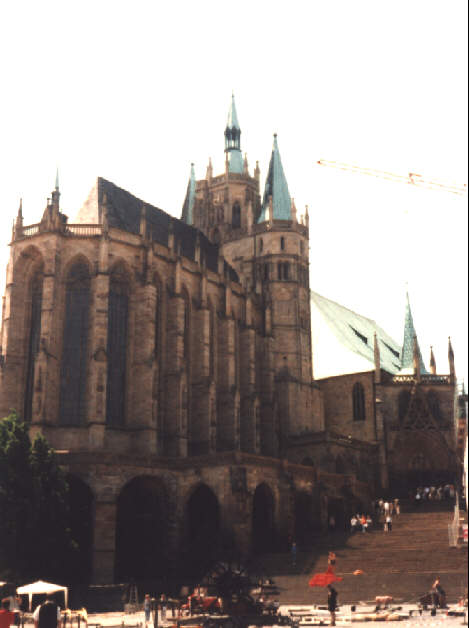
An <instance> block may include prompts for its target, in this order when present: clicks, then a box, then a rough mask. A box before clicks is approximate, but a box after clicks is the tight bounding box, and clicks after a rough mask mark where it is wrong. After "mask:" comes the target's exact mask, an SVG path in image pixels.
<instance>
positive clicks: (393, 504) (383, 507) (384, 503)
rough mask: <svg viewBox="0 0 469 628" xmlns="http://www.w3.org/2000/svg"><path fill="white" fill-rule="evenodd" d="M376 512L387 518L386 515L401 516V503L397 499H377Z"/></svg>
mask: <svg viewBox="0 0 469 628" xmlns="http://www.w3.org/2000/svg"><path fill="white" fill-rule="evenodd" d="M375 512H376V514H377V515H378V516H380V517H386V515H391V516H392V515H400V514H401V503H400V501H399V499H398V498H397V497H396V498H395V499H383V498H382V497H381V498H380V499H377V500H376V501H375Z"/></svg>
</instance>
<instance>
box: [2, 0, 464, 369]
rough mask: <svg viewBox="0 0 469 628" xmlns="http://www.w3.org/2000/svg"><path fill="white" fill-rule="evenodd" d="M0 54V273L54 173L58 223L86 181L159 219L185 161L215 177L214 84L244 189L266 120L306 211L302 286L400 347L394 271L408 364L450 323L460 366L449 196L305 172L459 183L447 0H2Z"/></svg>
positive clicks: (458, 0) (219, 151)
mask: <svg viewBox="0 0 469 628" xmlns="http://www.w3.org/2000/svg"><path fill="white" fill-rule="evenodd" d="M0 59H1V62H0V64H1V65H0V81H1V83H0V85H1V95H2V97H1V99H0V176H1V185H0V203H1V215H0V221H1V222H0V227H1V230H0V238H1V239H0V253H2V254H3V255H2V257H0V265H1V266H4V265H5V264H6V259H7V256H8V249H7V243H8V241H9V237H10V233H11V223H12V221H13V219H14V217H15V215H16V212H17V208H18V203H19V198H20V197H23V213H24V216H25V222H26V224H30V223H34V222H37V221H38V220H39V219H40V216H41V214H42V211H43V209H44V206H45V202H46V198H47V196H48V195H49V194H50V192H51V190H52V188H53V184H54V179H55V170H56V167H57V166H58V167H59V171H60V188H61V193H62V199H61V200H62V208H63V211H64V212H65V213H66V214H68V215H69V217H70V219H73V217H74V215H75V214H76V212H77V211H78V209H79V207H80V205H81V204H82V202H83V201H84V200H85V198H86V196H87V194H88V191H89V189H90V188H91V186H92V185H93V182H94V180H95V178H96V177H97V176H103V177H106V178H108V179H110V180H111V181H113V182H114V183H116V184H117V185H119V186H121V187H123V188H126V189H127V190H129V191H130V192H132V193H133V194H135V195H136V196H138V197H140V198H142V199H144V200H145V201H147V202H149V203H152V204H154V205H156V206H158V207H161V208H162V209H164V210H166V211H167V212H169V213H171V214H173V215H179V214H180V210H181V206H182V202H183V198H184V194H185V189H186V185H187V178H188V176H189V169H190V162H191V161H194V162H195V166H196V175H197V177H198V178H202V177H203V176H204V175H205V168H206V164H207V161H208V157H209V156H211V157H212V160H213V164H214V170H215V173H220V172H221V171H222V170H223V163H224V154H223V139H224V138H223V130H224V126H225V122H226V116H227V113H228V106H229V102H230V97H231V91H232V90H234V92H235V97H236V103H237V109H238V117H239V121H240V125H241V128H242V136H241V145H242V149H243V151H246V152H247V154H248V159H249V161H250V166H251V168H252V167H254V165H255V161H256V160H259V162H260V167H261V177H262V185H263V179H264V177H265V174H266V170H267V165H268V160H269V157H270V151H271V145H272V134H273V133H274V132H277V133H278V142H279V147H280V152H281V156H282V161H283V166H284V170H285V173H286V176H287V180H288V183H289V188H290V193H291V195H292V196H293V197H294V198H295V201H296V204H297V207H298V208H299V209H300V210H301V209H302V208H303V207H304V205H305V204H308V205H309V207H310V227H311V260H310V261H311V288H312V289H313V290H315V291H317V292H319V293H321V294H323V295H324V296H327V297H329V298H331V299H334V300H336V301H338V302H340V303H342V304H343V305H345V306H347V307H350V308H351V309H354V310H356V311H357V312H359V313H360V314H363V315H366V316H368V317H370V318H374V319H375V320H376V321H377V322H378V323H379V324H380V325H381V326H382V327H383V328H384V329H385V330H386V331H387V332H388V333H389V334H390V335H391V336H393V337H394V338H395V339H396V340H397V341H398V342H401V341H402V331H403V319H404V300H405V288H406V282H408V285H409V292H410V298H411V303H412V307H413V314H414V322H415V325H416V328H417V332H418V336H419V341H420V345H421V348H422V352H423V355H424V359H425V361H426V363H427V365H428V354H429V346H430V344H433V346H434V350H435V353H436V359H437V367H438V371H439V372H447V371H448V366H447V338H448V336H449V335H450V336H451V337H452V339H453V346H454V349H455V354H456V364H457V371H458V375H459V376H461V377H465V378H466V379H467V199H466V198H461V197H458V196H454V195H452V194H449V193H445V192H437V191H429V190H424V189H414V188H412V187H411V186H409V185H404V184H398V183H390V182H388V181H384V180H381V179H374V178H371V177H367V176H363V175H359V174H351V173H348V172H342V171H338V170H333V169H328V168H322V167H319V166H315V165H314V164H315V162H316V161H317V160H318V159H329V160H337V161H344V162H347V163H351V164H357V165H360V166H366V167H372V168H378V169H386V170H390V171H393V172H396V173H398V174H406V173H407V172H409V171H412V172H417V173H420V174H423V175H425V176H428V177H430V178H431V177H436V178H439V179H442V180H449V181H456V182H459V183H465V182H466V181H467V174H466V173H467V2H466V0H440V1H439V2H435V1H432V0H425V1H419V0H403V1H402V0H393V1H389V2H387V1H386V2H385V1H383V2H380V1H379V0H373V1H363V0H357V1H355V0H343V1H335V0H325V1H312V0H309V1H304V2H298V1H295V0H290V1H289V2H276V1H275V0H270V1H263V0H254V1H251V2H245V1H244V0H237V1H232V2H229V3H228V2H223V1H220V0H218V1H213V2H212V1H208V0H200V1H199V2H184V1H181V0H179V1H178V0H172V1H171V2H169V1H168V2H157V1H142V0H133V1H132V2H128V1H126V2H122V1H120V0H112V1H108V0H94V1H92V2H90V1H88V0H81V1H80V2H69V1H67V0H60V1H57V2H54V1H53V0H43V1H41V2H37V1H31V2H26V1H21V0H15V2H4V3H1V4H0ZM3 275H4V273H3V272H2V284H1V288H2V292H3Z"/></svg>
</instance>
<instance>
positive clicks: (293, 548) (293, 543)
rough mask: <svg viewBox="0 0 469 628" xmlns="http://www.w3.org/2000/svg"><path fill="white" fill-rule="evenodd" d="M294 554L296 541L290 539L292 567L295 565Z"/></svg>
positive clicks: (295, 552)
mask: <svg viewBox="0 0 469 628" xmlns="http://www.w3.org/2000/svg"><path fill="white" fill-rule="evenodd" d="M296 554H297V548H296V541H292V544H291V564H292V566H293V567H296Z"/></svg>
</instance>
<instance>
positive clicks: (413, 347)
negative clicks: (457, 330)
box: [401, 293, 427, 374]
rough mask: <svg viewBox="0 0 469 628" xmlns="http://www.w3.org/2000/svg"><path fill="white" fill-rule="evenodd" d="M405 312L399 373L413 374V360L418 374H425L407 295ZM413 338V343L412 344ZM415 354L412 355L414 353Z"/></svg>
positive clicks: (407, 294) (407, 295)
mask: <svg viewBox="0 0 469 628" xmlns="http://www.w3.org/2000/svg"><path fill="white" fill-rule="evenodd" d="M406 299H407V303H406V310H405V322H404V342H403V343H402V354H401V372H404V371H406V372H408V373H413V372H414V358H415V359H416V360H417V363H418V365H419V368H418V369H417V370H418V371H419V373H424V374H426V373H427V370H426V368H425V364H424V363H423V359H422V354H421V353H420V348H419V345H418V341H417V333H416V331H415V327H414V321H413V318H412V311H411V309H410V301H409V293H406ZM414 338H415V342H414ZM415 351H417V354H416V355H414V352H415Z"/></svg>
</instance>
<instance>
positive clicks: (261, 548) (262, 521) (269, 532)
mask: <svg viewBox="0 0 469 628" xmlns="http://www.w3.org/2000/svg"><path fill="white" fill-rule="evenodd" d="M274 547H275V501H274V495H273V493H272V491H271V489H270V488H269V486H268V485H267V484H264V483H263V484H259V486H258V487H257V488H256V490H255V492H254V497H253V504H252V551H253V553H255V554H265V553H267V552H272V551H273V550H274Z"/></svg>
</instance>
